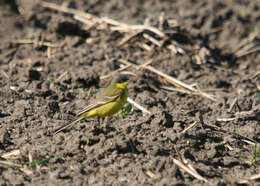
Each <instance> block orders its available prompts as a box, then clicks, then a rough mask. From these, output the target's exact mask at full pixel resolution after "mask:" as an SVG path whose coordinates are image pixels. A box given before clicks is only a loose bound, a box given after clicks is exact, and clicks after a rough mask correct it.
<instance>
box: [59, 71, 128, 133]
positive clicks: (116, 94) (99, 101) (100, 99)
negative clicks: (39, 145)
mask: <svg viewBox="0 0 260 186" xmlns="http://www.w3.org/2000/svg"><path fill="white" fill-rule="evenodd" d="M127 85H128V77H127V76H126V75H124V74H119V75H117V76H115V77H114V78H113V80H112V82H111V84H110V85H109V86H108V87H107V88H106V89H105V90H104V91H103V92H101V93H100V94H99V96H97V98H96V99H95V100H94V101H93V102H92V103H91V104H90V105H88V106H87V107H85V108H84V109H83V110H82V111H81V112H79V113H78V114H77V115H76V117H75V119H74V120H73V121H72V122H70V123H68V124H65V125H64V126H62V127H60V128H58V129H56V130H55V131H54V134H57V133H59V132H61V131H63V130H64V129H66V128H68V127H70V126H72V125H74V124H75V123H76V122H78V121H80V120H82V119H86V118H92V117H95V116H97V117H99V118H105V123H106V122H107V120H108V117H109V116H112V115H114V114H116V113H117V112H118V111H119V110H120V109H122V108H123V106H124V104H125V103H126V101H127V97H128V88H127Z"/></svg>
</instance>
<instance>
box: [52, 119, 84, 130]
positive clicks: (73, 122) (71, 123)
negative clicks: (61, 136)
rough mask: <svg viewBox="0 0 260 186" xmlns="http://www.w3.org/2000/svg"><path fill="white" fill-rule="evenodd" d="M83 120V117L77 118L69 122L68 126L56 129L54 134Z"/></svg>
mask: <svg viewBox="0 0 260 186" xmlns="http://www.w3.org/2000/svg"><path fill="white" fill-rule="evenodd" d="M83 118H84V117H78V118H77V119H75V120H74V121H72V122H70V123H68V124H66V125H64V126H62V127H60V128H58V129H56V130H55V131H54V134H58V133H59V132H61V131H63V130H64V129H66V128H68V127H70V126H72V125H74V124H75V123H76V122H78V121H80V120H82V119H83Z"/></svg>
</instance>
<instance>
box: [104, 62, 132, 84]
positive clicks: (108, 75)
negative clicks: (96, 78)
mask: <svg viewBox="0 0 260 186" xmlns="http://www.w3.org/2000/svg"><path fill="white" fill-rule="evenodd" d="M131 66H132V65H131V64H128V65H125V66H123V67H120V68H119V69H117V70H115V71H113V72H111V73H110V74H107V75H104V76H101V77H100V79H101V80H103V79H107V78H109V77H111V76H114V75H116V74H118V73H119V72H121V71H123V70H126V69H128V68H129V67H131Z"/></svg>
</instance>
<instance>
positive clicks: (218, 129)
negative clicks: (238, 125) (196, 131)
mask: <svg viewBox="0 0 260 186" xmlns="http://www.w3.org/2000/svg"><path fill="white" fill-rule="evenodd" d="M203 126H205V127H208V128H211V129H214V130H215V131H218V132H222V133H226V134H231V135H233V136H237V137H240V138H242V139H245V140H248V141H250V142H253V143H254V144H258V143H257V142H256V141H255V140H253V139H250V138H248V137H246V136H243V135H241V134H238V133H236V132H230V131H227V130H225V129H222V128H220V127H218V126H214V125H210V124H205V123H203Z"/></svg>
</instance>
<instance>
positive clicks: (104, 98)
mask: <svg viewBox="0 0 260 186" xmlns="http://www.w3.org/2000/svg"><path fill="white" fill-rule="evenodd" d="M122 93H123V90H122V89H119V88H117V87H116V86H115V85H111V86H109V87H108V88H107V89H105V91H104V92H102V93H101V94H100V95H99V96H97V98H96V100H95V101H94V102H93V103H92V104H90V105H88V106H87V107H86V108H84V109H83V110H82V111H81V112H80V113H78V114H77V117H78V116H80V115H81V114H83V113H86V112H88V111H90V110H91V109H94V108H98V107H100V106H102V105H104V104H106V103H109V102H112V101H115V100H116V99H117V98H118V97H120V96H121V95H122Z"/></svg>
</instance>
